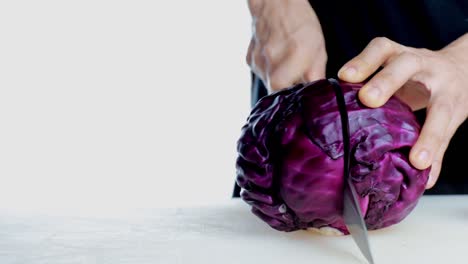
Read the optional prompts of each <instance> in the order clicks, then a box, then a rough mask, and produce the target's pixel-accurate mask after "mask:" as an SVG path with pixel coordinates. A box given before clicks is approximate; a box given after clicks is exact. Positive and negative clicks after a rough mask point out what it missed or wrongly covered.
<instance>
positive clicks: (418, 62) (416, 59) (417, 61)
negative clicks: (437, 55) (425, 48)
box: [401, 51, 424, 72]
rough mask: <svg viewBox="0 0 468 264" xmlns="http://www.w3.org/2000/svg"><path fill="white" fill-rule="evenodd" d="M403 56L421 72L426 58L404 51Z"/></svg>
mask: <svg viewBox="0 0 468 264" xmlns="http://www.w3.org/2000/svg"><path fill="white" fill-rule="evenodd" d="M401 56H402V57H403V58H404V59H405V60H407V61H408V62H409V63H410V64H411V65H414V67H416V68H417V70H418V72H419V71H421V69H422V67H423V62H424V58H423V56H421V55H420V54H418V53H415V52H410V51H403V52H402V54H401Z"/></svg>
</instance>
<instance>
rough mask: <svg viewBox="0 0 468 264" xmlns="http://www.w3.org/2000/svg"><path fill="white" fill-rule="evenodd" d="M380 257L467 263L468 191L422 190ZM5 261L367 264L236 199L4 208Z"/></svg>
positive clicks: (346, 240)
mask: <svg viewBox="0 0 468 264" xmlns="http://www.w3.org/2000/svg"><path fill="white" fill-rule="evenodd" d="M370 240H371V245H372V249H373V254H374V258H375V260H376V263H378V264H384V263H451V264H453V263H468V196H424V197H423V198H422V200H421V201H420V203H419V204H418V206H417V208H416V209H415V210H414V211H413V213H412V214H411V215H410V216H409V217H408V218H406V219H405V220H404V221H403V222H401V223H400V224H398V225H396V226H393V227H390V228H387V229H384V230H379V231H371V232H370ZM0 263H1V264H10V263H11V264H13V263H23V264H30V263H47V264H53V263H99V264H106V263H109V264H119V263H129V264H130V263H131V264H140V263H158V264H172V263H184V264H185V263H203V264H210V263H213V264H214V263H216V264H218V263H236V264H237V263H241V264H254V263H255V264H259V263H268V264H275V263H278V264H280V263H281V264H284V263H294V264H300V263H306V264H315V263H331V264H333V263H340V264H342V263H366V262H365V260H364V258H363V257H362V256H361V255H360V252H359V251H358V249H357V247H356V246H355V245H354V244H353V240H352V239H351V237H349V236H347V237H324V236H321V235H318V234H315V233H312V232H310V231H309V232H307V231H297V232H292V233H284V232H279V231H276V230H273V229H272V228H270V227H269V226H267V225H266V224H265V223H263V222H262V221H261V220H259V219H258V218H257V217H256V216H254V215H253V214H251V213H250V211H249V207H248V206H247V205H246V204H244V202H243V201H241V200H239V199H234V200H232V201H229V202H227V203H218V204H214V205H209V206H201V207H187V208H170V209H153V210H139V211H133V212H127V213H125V214H116V215H109V216H99V217H97V216H93V217H91V216H81V217H79V216H73V215H67V216H58V215H53V214H43V213H24V212H23V213H12V212H6V211H0Z"/></svg>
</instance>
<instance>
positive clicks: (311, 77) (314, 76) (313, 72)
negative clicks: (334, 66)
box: [301, 67, 325, 83]
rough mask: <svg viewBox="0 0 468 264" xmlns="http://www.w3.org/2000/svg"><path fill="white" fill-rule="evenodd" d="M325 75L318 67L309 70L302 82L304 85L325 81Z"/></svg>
mask: <svg viewBox="0 0 468 264" xmlns="http://www.w3.org/2000/svg"><path fill="white" fill-rule="evenodd" d="M324 78H325V73H322V71H321V70H319V69H318V67H314V69H310V70H307V71H306V72H305V73H304V75H303V76H302V78H301V80H302V82H304V83H307V82H313V81H316V80H319V79H324Z"/></svg>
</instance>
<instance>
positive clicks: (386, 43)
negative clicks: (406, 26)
mask: <svg viewBox="0 0 468 264" xmlns="http://www.w3.org/2000/svg"><path fill="white" fill-rule="evenodd" d="M371 44H372V45H373V46H375V47H376V48H377V49H383V50H388V49H390V48H391V47H392V41H391V40H390V39H388V38H386V37H376V38H374V39H373V40H372V41H371Z"/></svg>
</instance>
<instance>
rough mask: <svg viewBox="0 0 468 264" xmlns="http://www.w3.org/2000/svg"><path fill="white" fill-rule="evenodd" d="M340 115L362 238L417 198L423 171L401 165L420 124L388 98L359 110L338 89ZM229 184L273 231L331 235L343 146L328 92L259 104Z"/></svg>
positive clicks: (317, 87)
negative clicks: (344, 114) (343, 111)
mask: <svg viewBox="0 0 468 264" xmlns="http://www.w3.org/2000/svg"><path fill="white" fill-rule="evenodd" d="M340 85H341V86H342V88H343V93H344V97H345V102H346V107H347V110H348V117H349V126H350V131H349V132H350V143H351V168H350V172H351V175H350V177H351V178H352V180H353V183H354V185H355V187H356V190H357V192H358V194H359V200H360V205H361V209H362V213H363V215H364V220H365V222H366V225H367V228H368V229H369V230H374V229H380V228H384V227H387V226H390V225H393V224H396V223H399V222H400V221H402V220H403V219H404V218H405V217H406V216H407V215H408V214H409V213H410V212H411V211H412V210H413V209H414V208H415V206H416V204H417V202H418V200H419V198H420V197H421V196H422V195H423V193H424V190H425V185H426V182H427V180H428V174H429V169H426V170H418V169H416V168H414V167H413V166H412V165H411V164H410V162H409V160H408V155H409V150H410V148H411V147H412V146H413V144H414V143H415V142H416V139H417V137H418V135H419V132H420V124H419V123H418V121H417V119H416V117H415V115H414V114H413V112H412V111H411V109H410V108H409V107H408V106H407V105H406V104H404V103H403V102H401V101H400V100H399V99H397V98H396V97H392V98H391V99H390V100H389V101H388V102H387V103H386V104H385V105H384V106H382V107H380V108H368V107H366V106H364V105H363V104H362V103H360V102H359V99H358V97H357V92H358V90H359V88H360V87H361V86H362V84H350V83H344V82H340ZM237 150H238V158H237V161H236V169H237V183H238V185H239V186H240V187H241V198H242V199H243V200H244V201H245V202H247V203H248V204H249V205H250V206H251V208H252V212H253V213H254V214H255V215H257V216H258V217H259V218H260V219H262V220H263V221H265V222H266V223H267V224H268V225H270V226H271V227H272V228H274V229H276V230H280V231H287V232H289V231H294V230H298V229H309V228H313V229H322V228H323V229H322V230H339V231H340V233H343V234H349V232H348V230H347V229H346V226H345V224H344V221H343V218H342V210H343V184H344V179H343V138H342V130H341V119H340V113H339V108H338V105H337V101H336V98H335V93H334V90H333V87H332V84H331V83H330V82H329V81H328V80H326V79H323V80H319V81H315V82H312V83H307V84H298V85H295V86H293V87H290V88H288V89H285V90H282V91H279V92H276V93H273V94H270V95H268V96H265V97H263V98H262V99H261V100H260V101H259V102H258V103H257V104H256V105H255V107H254V108H253V109H252V111H251V113H250V115H249V117H248V119H247V122H246V124H245V125H244V126H243V127H242V130H241V135H240V138H239V140H238V142H237ZM330 228H333V229H330Z"/></svg>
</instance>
